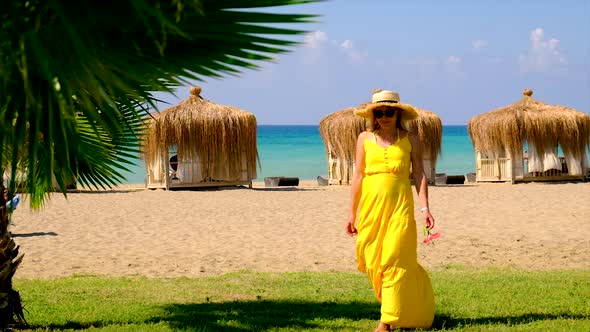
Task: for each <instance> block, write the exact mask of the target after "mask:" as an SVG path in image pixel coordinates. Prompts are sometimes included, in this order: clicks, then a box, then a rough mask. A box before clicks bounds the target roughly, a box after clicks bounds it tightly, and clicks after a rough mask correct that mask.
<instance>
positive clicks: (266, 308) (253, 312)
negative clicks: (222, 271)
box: [28, 301, 588, 332]
mask: <svg viewBox="0 0 590 332" xmlns="http://www.w3.org/2000/svg"><path fill="white" fill-rule="evenodd" d="M161 309H162V315H160V316H156V317H152V318H150V319H148V320H146V321H143V322H141V321H132V322H105V321H95V322H68V323H65V324H51V325H48V326H29V327H28V328H32V329H50V330H84V329H90V328H100V327H107V326H110V325H117V326H121V325H123V326H124V325H134V324H162V323H164V324H167V325H169V326H170V328H171V329H173V330H189V331H236V332H238V331H265V330H274V329H277V328H290V329H295V330H305V329H317V328H320V329H326V330H334V331H338V330H342V329H347V330H350V329H351V328H352V326H347V324H348V321H359V320H369V321H371V322H373V321H374V322H376V321H377V320H379V317H380V306H379V304H378V303H372V302H371V303H365V302H351V303H335V302H296V301H234V302H224V303H195V304H170V305H166V306H163V307H161ZM555 319H588V317H587V316H585V315H581V314H571V313H563V314H533V313H528V314H522V315H515V316H492V317H478V318H461V317H451V316H448V315H437V316H436V317H435V318H434V323H433V326H432V330H439V329H453V328H461V327H473V326H494V325H511V326H513V325H521V324H528V323H531V322H535V321H546V320H555ZM371 326H372V325H371ZM404 330H406V329H404Z"/></svg>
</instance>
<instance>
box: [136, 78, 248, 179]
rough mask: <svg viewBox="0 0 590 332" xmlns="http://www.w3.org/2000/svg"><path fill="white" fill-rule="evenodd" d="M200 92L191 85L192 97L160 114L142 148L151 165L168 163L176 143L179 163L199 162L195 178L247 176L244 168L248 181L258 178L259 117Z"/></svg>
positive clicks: (196, 165) (194, 167)
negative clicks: (212, 99) (219, 102)
mask: <svg viewBox="0 0 590 332" xmlns="http://www.w3.org/2000/svg"><path fill="white" fill-rule="evenodd" d="M200 93H201V88H200V87H191V88H190V96H189V97H188V98H187V99H185V100H183V101H182V102H180V103H179V104H178V105H176V106H173V107H170V108H168V109H166V110H164V111H162V112H160V113H157V114H155V115H154V119H153V121H152V122H151V123H150V124H149V128H148V131H147V135H146V139H145V141H144V145H143V149H142V152H143V157H144V159H145V162H146V167H150V166H149V165H155V164H158V163H160V162H162V160H163V161H164V163H166V162H168V149H169V147H170V146H176V147H177V149H178V152H177V153H178V156H177V158H178V161H179V167H180V166H182V165H183V163H185V164H186V163H188V164H192V165H193V167H192V169H191V173H193V174H191V177H192V178H193V179H195V180H193V181H212V180H214V181H220V182H222V181H238V180H240V179H242V180H243V174H242V172H243V170H244V169H247V172H248V174H247V178H248V179H247V180H248V181H251V180H253V179H255V178H256V165H257V162H258V151H257V145H256V117H255V116H254V115H253V114H252V113H249V112H246V111H243V110H240V109H238V108H235V107H231V106H225V105H219V104H215V103H212V102H210V101H208V100H206V99H204V98H203V97H202V96H201V95H200ZM195 173H196V174H195Z"/></svg>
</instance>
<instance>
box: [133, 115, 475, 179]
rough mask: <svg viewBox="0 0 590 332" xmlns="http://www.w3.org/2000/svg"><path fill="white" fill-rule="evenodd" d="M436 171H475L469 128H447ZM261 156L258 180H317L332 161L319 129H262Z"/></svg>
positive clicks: (138, 166)
mask: <svg viewBox="0 0 590 332" xmlns="http://www.w3.org/2000/svg"><path fill="white" fill-rule="evenodd" d="M441 150H442V151H441V155H440V157H439V159H438V162H437V166H436V172H437V173H447V174H453V175H459V174H466V173H471V172H475V152H474V150H473V146H472V144H471V139H470V138H469V134H468V133H467V126H443V137H442V149H441ZM258 154H259V157H260V166H261V169H259V170H258V178H257V180H256V181H263V180H264V178H265V177H269V176H288V177H298V178H299V179H301V180H314V179H316V178H317V176H318V175H327V174H328V162H327V159H326V155H325V148H324V143H323V141H322V138H321V136H320V129H319V126H280V125H267V126H259V127H258ZM128 168H129V172H124V175H125V177H126V183H129V184H136V183H144V182H145V168H144V164H143V161H142V160H137V161H136V162H135V164H134V165H132V166H129V167H128Z"/></svg>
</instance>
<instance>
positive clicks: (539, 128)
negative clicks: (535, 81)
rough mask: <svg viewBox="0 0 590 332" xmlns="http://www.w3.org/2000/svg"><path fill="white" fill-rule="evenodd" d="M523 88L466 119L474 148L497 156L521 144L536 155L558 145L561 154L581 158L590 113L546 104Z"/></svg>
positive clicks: (588, 141) (588, 138) (588, 142)
mask: <svg viewBox="0 0 590 332" xmlns="http://www.w3.org/2000/svg"><path fill="white" fill-rule="evenodd" d="M532 95H533V91H532V90H530V89H526V90H524V91H523V98H522V99H521V100H519V101H517V102H515V103H514V104H512V105H508V106H506V107H501V108H498V109H495V110H493V111H490V112H488V113H484V114H480V115H477V116H475V117H473V118H471V119H470V120H469V123H468V131H469V135H470V136H471V141H472V143H473V145H474V147H475V149H476V150H478V151H480V152H482V153H484V154H488V155H492V156H496V157H497V156H498V155H499V154H501V153H503V152H506V153H509V154H511V155H512V156H519V155H520V154H521V153H522V148H523V144H524V143H525V142H526V143H528V145H529V150H530V148H531V147H534V149H535V151H534V152H535V153H536V154H537V155H545V154H546V153H552V152H554V151H555V150H556V149H557V146H558V145H560V146H561V148H562V150H563V152H564V154H566V155H569V156H571V157H573V158H574V159H575V160H582V161H583V160H584V159H585V156H586V149H587V148H588V146H590V116H588V115H587V114H585V113H582V112H578V111H576V110H574V109H572V108H568V107H563V106H557V105H548V104H545V103H543V102H541V101H538V100H535V99H533V98H532Z"/></svg>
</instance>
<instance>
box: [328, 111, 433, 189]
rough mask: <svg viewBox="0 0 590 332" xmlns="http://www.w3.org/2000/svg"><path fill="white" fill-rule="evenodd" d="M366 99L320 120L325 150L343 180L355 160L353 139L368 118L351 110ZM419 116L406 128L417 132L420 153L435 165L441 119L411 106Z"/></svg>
mask: <svg viewBox="0 0 590 332" xmlns="http://www.w3.org/2000/svg"><path fill="white" fill-rule="evenodd" d="M366 106H367V103H364V104H361V105H358V106H355V107H349V108H345V109H343V110H340V111H337V112H334V113H331V114H328V115H327V116H325V117H324V118H323V119H322V120H321V121H320V135H321V136H322V140H323V141H324V145H325V148H326V154H328V155H329V154H332V157H333V158H335V159H338V160H340V161H341V162H340V164H339V167H340V174H342V177H343V179H342V180H343V182H344V183H348V182H349V180H350V178H352V169H353V165H354V160H355V152H356V141H357V137H358V135H359V134H360V133H361V132H363V131H365V130H366V129H367V128H368V127H370V123H369V121H366V120H365V119H364V118H362V117H360V116H357V115H355V114H354V111H355V110H357V109H364V108H365V107H366ZM414 109H415V110H416V111H417V112H418V115H419V117H418V118H417V119H416V120H414V121H411V122H410V124H409V128H408V129H409V130H410V131H412V132H415V133H417V134H418V137H419V138H420V140H421V141H422V142H423V148H424V150H423V156H424V158H425V159H429V160H430V161H431V162H432V167H433V168H434V167H435V165H436V160H437V159H438V156H439V154H440V151H441V141H442V122H441V120H440V118H439V117H438V116H437V115H436V114H435V113H433V112H430V111H427V110H424V109H420V108H417V107H414Z"/></svg>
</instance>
